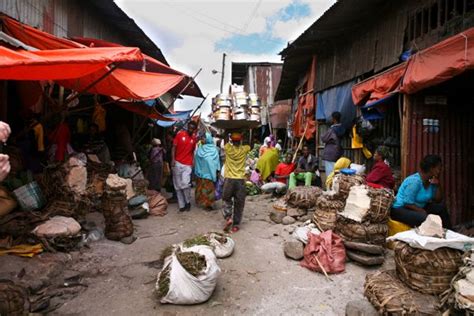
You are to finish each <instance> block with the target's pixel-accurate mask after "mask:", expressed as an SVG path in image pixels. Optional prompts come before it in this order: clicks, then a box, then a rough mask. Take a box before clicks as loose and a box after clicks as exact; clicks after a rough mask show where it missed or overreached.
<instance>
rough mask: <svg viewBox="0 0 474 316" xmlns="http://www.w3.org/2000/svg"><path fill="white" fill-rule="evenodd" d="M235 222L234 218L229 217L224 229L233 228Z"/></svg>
mask: <svg viewBox="0 0 474 316" xmlns="http://www.w3.org/2000/svg"><path fill="white" fill-rule="evenodd" d="M233 223H234V221H233V220H232V218H228V219H227V220H226V222H225V226H224V231H225V232H228V231H229V230H230V229H231V227H232V224H233Z"/></svg>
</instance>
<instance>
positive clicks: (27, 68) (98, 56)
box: [0, 46, 143, 80]
mask: <svg viewBox="0 0 474 316" xmlns="http://www.w3.org/2000/svg"><path fill="white" fill-rule="evenodd" d="M139 60H143V56H142V54H141V53H140V50H139V49H138V48H130V47H115V48H98V49H90V48H86V49H77V48H76V49H68V50H62V49H60V50H42V51H25V50H18V51H14V50H11V49H8V48H6V47H3V46H0V79H1V80H60V79H72V78H78V77H83V76H87V75H89V74H91V73H95V72H97V71H99V70H101V69H104V68H105V67H106V66H107V65H109V64H111V63H114V62H125V61H139Z"/></svg>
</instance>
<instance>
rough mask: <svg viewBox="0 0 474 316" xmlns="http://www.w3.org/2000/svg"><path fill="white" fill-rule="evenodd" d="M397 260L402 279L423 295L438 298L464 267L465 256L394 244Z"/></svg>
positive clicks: (405, 244) (446, 249)
mask: <svg viewBox="0 0 474 316" xmlns="http://www.w3.org/2000/svg"><path fill="white" fill-rule="evenodd" d="M394 253H395V255H394V258H395V265H396V268H397V273H398V276H399V277H400V279H401V280H402V281H403V282H404V283H405V284H406V285H408V286H409V287H411V288H412V289H414V290H417V291H419V292H421V293H425V294H432V295H438V294H440V293H442V292H444V291H446V290H447V289H449V287H450V284H451V280H452V278H453V277H454V276H455V275H456V273H457V272H458V270H459V268H460V267H461V266H462V253H461V251H459V250H455V249H451V248H446V247H444V248H438V249H436V250H433V251H431V250H423V249H418V248H413V247H411V246H410V245H409V244H407V243H404V242H402V241H396V242H394Z"/></svg>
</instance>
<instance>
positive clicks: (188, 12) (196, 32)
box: [115, 0, 334, 112]
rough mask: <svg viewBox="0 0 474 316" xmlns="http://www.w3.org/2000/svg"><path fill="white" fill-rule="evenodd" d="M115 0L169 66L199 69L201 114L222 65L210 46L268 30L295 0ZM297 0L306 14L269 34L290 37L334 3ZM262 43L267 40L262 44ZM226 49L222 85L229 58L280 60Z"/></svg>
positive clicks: (182, 103) (190, 102)
mask: <svg viewBox="0 0 474 316" xmlns="http://www.w3.org/2000/svg"><path fill="white" fill-rule="evenodd" d="M115 1H116V2H117V4H118V5H119V6H120V7H121V8H122V9H123V10H124V11H125V12H126V13H127V14H128V15H129V16H130V17H131V18H133V19H134V20H135V21H136V23H137V24H138V25H139V26H140V27H141V28H142V29H143V30H144V31H145V33H147V34H148V35H149V37H150V38H151V39H152V40H153V41H154V42H155V43H156V44H157V45H158V46H159V47H160V48H161V50H162V51H163V54H164V55H165V57H166V59H167V60H168V62H169V63H170V65H171V66H172V67H173V68H176V69H178V70H180V71H183V72H185V73H186V74H188V75H194V74H195V73H196V72H197V71H198V70H199V68H201V67H202V72H201V73H200V74H199V76H198V77H197V79H196V81H197V83H198V84H199V86H200V88H201V90H202V91H203V93H204V95H206V94H207V93H209V100H207V102H206V106H205V107H204V109H203V112H209V111H210V106H209V103H210V98H211V97H212V96H214V95H215V94H217V93H219V86H220V74H216V75H213V74H212V73H211V71H212V70H213V69H216V70H218V71H220V70H221V63H222V52H219V51H216V48H215V44H216V43H217V42H218V41H220V40H222V39H225V38H228V37H231V36H233V35H235V34H241V35H248V34H252V33H264V32H265V31H267V30H266V27H267V19H268V18H269V17H272V16H274V15H275V14H277V13H278V11H279V10H281V9H282V8H284V7H286V6H287V5H288V4H290V3H291V2H292V1H294V0H174V1H170V0H167V1H163V0H160V1H156V0H115ZM298 1H299V2H304V3H307V4H308V5H309V6H310V8H311V11H312V12H311V14H310V17H306V18H302V19H294V20H289V21H287V22H284V21H277V22H276V23H275V24H274V27H273V29H272V31H271V33H270V34H272V35H273V36H274V37H280V38H283V39H285V41H291V40H294V39H295V38H296V37H297V36H298V35H299V34H301V33H302V32H303V31H304V30H305V29H306V28H307V27H308V26H309V25H311V24H312V23H313V22H314V21H315V20H316V18H317V17H318V16H320V15H321V14H322V13H323V12H324V11H325V10H326V9H327V8H328V7H329V6H330V5H331V4H332V3H333V2H334V0H318V1H311V0H298ZM259 2H260V3H259ZM257 5H258V6H257ZM255 9H257V10H255ZM171 39H175V40H171ZM261 45H266V43H264V42H262V43H261ZM283 48H284V47H281V49H283ZM226 53H227V60H226V69H225V79H226V80H225V82H224V87H228V85H229V84H230V70H231V68H230V66H231V62H232V61H234V62H242V61H247V62H249V61H272V62H279V61H280V56H278V55H277V54H276V52H274V53H272V54H264V55H257V54H242V53H236V52H232V51H228V52H226ZM225 89H226V88H225ZM200 102H201V100H200V99H196V98H187V97H186V98H185V99H183V100H179V101H178V102H177V104H176V107H177V108H178V109H188V108H190V107H191V108H192V107H194V106H196V105H197V104H199V103H200Z"/></svg>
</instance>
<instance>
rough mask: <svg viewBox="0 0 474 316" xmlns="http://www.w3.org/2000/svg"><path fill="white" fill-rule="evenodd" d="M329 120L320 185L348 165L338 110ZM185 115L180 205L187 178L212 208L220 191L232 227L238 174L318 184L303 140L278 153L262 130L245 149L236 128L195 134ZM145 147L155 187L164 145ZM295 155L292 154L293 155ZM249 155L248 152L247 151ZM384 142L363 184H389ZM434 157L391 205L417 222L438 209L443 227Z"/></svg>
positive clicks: (178, 171)
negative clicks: (219, 134)
mask: <svg viewBox="0 0 474 316" xmlns="http://www.w3.org/2000/svg"><path fill="white" fill-rule="evenodd" d="M331 117H332V125H331V126H330V128H329V129H328V131H327V132H326V133H324V134H323V135H321V140H322V142H323V143H324V144H325V147H324V149H323V152H322V155H321V157H320V158H321V159H322V162H323V165H324V172H325V174H326V180H325V182H324V186H325V188H326V189H327V190H331V188H332V185H333V180H334V178H335V175H337V174H338V173H340V172H343V170H344V169H347V168H350V167H351V160H350V159H349V158H347V157H344V156H343V153H344V150H343V148H342V145H341V143H342V137H343V135H344V134H345V131H344V128H343V127H342V125H341V123H340V122H341V114H340V113H338V112H335V113H333V114H332V116H331ZM197 127H198V126H197V124H196V123H195V122H193V121H191V122H189V124H187V126H186V129H183V130H181V131H179V132H178V133H177V134H176V136H175V137H174V139H173V141H172V147H171V157H170V161H171V170H170V173H171V176H172V180H173V185H174V190H175V194H176V198H177V202H178V209H179V211H180V212H186V211H189V210H190V209H191V190H192V189H191V188H192V183H193V179H195V184H196V187H195V201H196V202H195V204H196V205H197V206H198V207H200V208H202V209H205V210H212V209H213V208H214V203H215V201H216V200H217V199H220V198H222V201H223V215H224V218H225V227H224V229H225V230H228V231H233V232H236V231H238V230H239V225H240V223H241V220H242V213H243V210H244V206H245V198H246V181H251V182H252V183H253V184H254V185H256V186H258V187H259V188H261V190H262V191H264V192H273V193H275V194H277V195H281V194H284V193H285V192H286V191H287V190H288V189H291V188H294V187H296V186H297V185H305V186H320V187H322V186H323V182H322V181H321V174H320V171H319V163H318V162H319V158H318V157H316V156H315V155H314V154H312V153H311V150H310V148H309V147H308V146H307V145H304V146H302V148H301V149H299V148H296V155H295V151H293V152H292V151H287V152H283V148H282V142H281V141H276V140H275V138H274V137H273V136H272V135H270V136H268V137H266V138H265V139H264V141H263V144H262V145H259V144H258V142H256V144H254V147H253V149H251V147H250V146H249V145H247V144H243V137H242V133H239V132H234V133H231V134H229V135H226V136H225V137H223V138H221V139H219V138H216V137H215V135H214V136H213V135H212V134H211V133H210V132H209V131H207V132H202V133H200V134H199V135H196V134H197V133H196V131H197ZM152 145H153V148H152V150H151V151H150V154H149V155H150V157H149V158H150V161H151V162H152V163H151V167H150V172H149V180H150V186H151V187H152V188H153V189H155V190H159V189H161V183H162V174H163V164H164V157H165V155H166V152H167V151H166V149H164V148H162V146H161V142H160V141H159V140H158V139H154V140H153V143H152ZM298 154H299V155H298ZM252 155H254V156H256V157H255V158H256V159H251V158H250V157H251V156H252ZM389 155H390V154H389V149H388V148H387V147H385V146H379V147H378V148H377V149H376V151H375V153H374V155H373V160H374V162H373V166H372V168H371V170H370V171H369V172H367V174H366V176H365V177H366V181H367V183H368V185H370V186H373V187H376V188H387V189H391V190H393V189H395V180H394V177H393V172H392V170H391V168H390V164H389V163H388V161H387V159H388V157H389ZM440 168H441V159H440V158H439V157H438V156H433V155H429V156H427V157H425V158H424V159H423V161H422V162H421V164H420V172H418V173H416V174H414V175H411V176H409V177H408V178H406V179H405V181H403V183H402V184H401V186H400V188H399V189H398V193H397V194H396V200H395V203H394V205H393V208H392V218H393V219H394V220H397V221H401V222H403V223H406V224H408V225H410V226H413V227H414V226H418V225H419V224H420V223H421V222H423V221H424V219H425V218H426V216H427V214H431V213H434V214H438V215H440V216H441V217H442V219H443V223H444V225H445V226H446V227H449V226H450V222H449V215H448V212H447V210H446V207H445V206H444V205H443V204H441V203H440V202H441V200H442V199H441V192H442V191H441V187H440V183H439V180H438V179H439V174H440Z"/></svg>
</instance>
